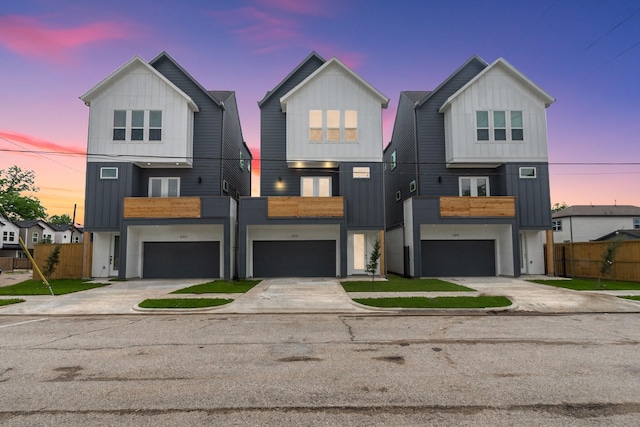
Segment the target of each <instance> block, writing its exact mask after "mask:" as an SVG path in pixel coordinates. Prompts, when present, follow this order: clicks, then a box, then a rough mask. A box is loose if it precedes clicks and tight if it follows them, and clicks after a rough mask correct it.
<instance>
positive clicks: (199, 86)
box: [149, 50, 224, 111]
mask: <svg viewBox="0 0 640 427" xmlns="http://www.w3.org/2000/svg"><path fill="white" fill-rule="evenodd" d="M163 58H164V59H167V60H169V61H170V62H171V63H172V64H173V65H175V67H176V68H177V69H179V70H180V72H182V74H184V75H185V76H187V78H188V79H189V80H191V81H192V82H193V84H194V85H196V86H197V87H198V88H199V89H200V90H201V91H202V92H204V93H205V94H207V96H209V98H211V100H212V101H213V102H214V103H215V104H216V105H217V106H219V107H220V108H223V109H224V104H223V103H222V102H220V100H218V99H216V98H215V97H214V96H212V95H211V93H210V92H209V91H208V90H206V89H205V88H203V87H202V85H201V84H200V83H198V81H197V80H196V79H194V78H193V76H192V75H191V74H189V73H188V72H187V70H185V69H184V68H182V65H180V64H178V61H176V60H175V59H173V57H172V56H171V55H169V54H168V53H167V52H166V51H164V50H163V51H162V52H160V53H159V54H158V56H156V57H155V58H153V59H152V60H151V61H149V65H151V66H153V64H155V63H156V62H158V61H160V60H161V59H163ZM154 69H155V68H154ZM196 111H197V110H196Z"/></svg>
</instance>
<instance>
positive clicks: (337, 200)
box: [267, 197, 344, 218]
mask: <svg viewBox="0 0 640 427" xmlns="http://www.w3.org/2000/svg"><path fill="white" fill-rule="evenodd" d="M267 212H268V213H267V215H268V217H269V218H290V217H295V218H317V217H322V218H343V217H344V197H269V198H268V199H267Z"/></svg>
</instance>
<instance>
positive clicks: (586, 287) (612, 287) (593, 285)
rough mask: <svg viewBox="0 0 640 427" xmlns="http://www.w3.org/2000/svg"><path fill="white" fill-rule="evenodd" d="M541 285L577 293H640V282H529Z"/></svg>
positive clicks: (589, 280) (590, 280) (585, 280)
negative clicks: (605, 291) (571, 290)
mask: <svg viewBox="0 0 640 427" xmlns="http://www.w3.org/2000/svg"><path fill="white" fill-rule="evenodd" d="M529 281H530V282H534V283H540V284H541V285H549V286H556V287H558V288H565V289H573V290H576V291H603V290H607V291H640V282H614V281H612V280H608V279H607V280H600V287H598V280H596V279H570V280H529Z"/></svg>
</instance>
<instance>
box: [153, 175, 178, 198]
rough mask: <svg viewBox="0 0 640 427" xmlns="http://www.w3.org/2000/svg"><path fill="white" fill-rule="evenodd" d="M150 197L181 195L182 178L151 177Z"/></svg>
mask: <svg viewBox="0 0 640 427" xmlns="http://www.w3.org/2000/svg"><path fill="white" fill-rule="evenodd" d="M149 197H180V178H166V177H152V178H149Z"/></svg>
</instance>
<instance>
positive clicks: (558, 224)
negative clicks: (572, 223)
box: [551, 219, 562, 231]
mask: <svg viewBox="0 0 640 427" xmlns="http://www.w3.org/2000/svg"><path fill="white" fill-rule="evenodd" d="M551 229H552V230H553V231H562V220H561V219H554V220H553V221H551Z"/></svg>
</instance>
